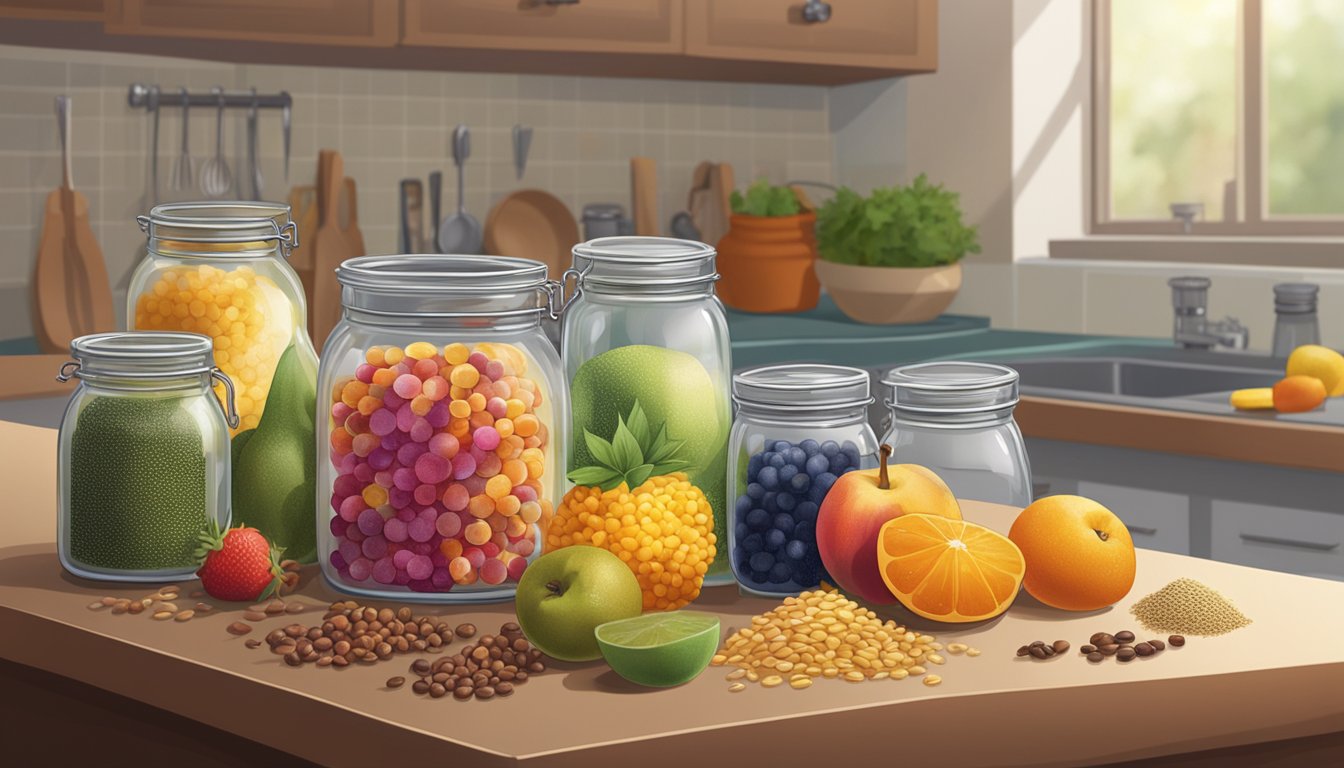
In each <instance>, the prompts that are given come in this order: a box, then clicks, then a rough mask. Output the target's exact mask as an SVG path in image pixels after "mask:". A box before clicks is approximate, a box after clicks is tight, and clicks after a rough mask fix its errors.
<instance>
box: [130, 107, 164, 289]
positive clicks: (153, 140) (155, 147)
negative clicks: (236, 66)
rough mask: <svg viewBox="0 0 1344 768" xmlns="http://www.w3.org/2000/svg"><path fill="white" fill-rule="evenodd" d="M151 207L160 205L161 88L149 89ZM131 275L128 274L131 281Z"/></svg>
mask: <svg viewBox="0 0 1344 768" xmlns="http://www.w3.org/2000/svg"><path fill="white" fill-rule="evenodd" d="M148 105H149V106H148V109H149V206H148V207H150V208H153V207H154V206H155V205H158V203H159V86H157V85H155V86H153V87H151V88H150V89H149V96H148ZM129 277H130V273H129V272H128V273H127V278H128V279H129Z"/></svg>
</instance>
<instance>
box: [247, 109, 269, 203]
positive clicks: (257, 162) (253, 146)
mask: <svg viewBox="0 0 1344 768" xmlns="http://www.w3.org/2000/svg"><path fill="white" fill-rule="evenodd" d="M258 139H259V136H258V135H257V89H256V88H253V89H252V106H250V107H248V110H247V167H248V169H249V173H248V176H249V177H250V178H249V180H250V181H251V182H252V199H253V200H260V199H261V195H262V189H263V188H264V186H265V181H264V180H263V179H262V177H261V153H260V152H259V151H258V148H257V141H258Z"/></svg>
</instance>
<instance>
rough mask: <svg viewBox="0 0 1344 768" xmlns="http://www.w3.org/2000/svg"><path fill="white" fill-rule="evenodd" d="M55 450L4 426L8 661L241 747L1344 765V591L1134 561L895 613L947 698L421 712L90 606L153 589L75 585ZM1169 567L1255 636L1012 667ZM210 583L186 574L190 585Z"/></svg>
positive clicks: (831, 684)
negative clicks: (1084, 604) (1108, 597)
mask: <svg viewBox="0 0 1344 768" xmlns="http://www.w3.org/2000/svg"><path fill="white" fill-rule="evenodd" d="M55 452H56V449H55V432H54V431H52V430H48V429H40V428H35V427H27V426H20V425H14V424H8V423H0V487H5V488H8V489H9V491H10V493H9V496H8V498H7V502H8V503H7V505H6V507H5V509H6V511H5V513H4V514H5V522H6V525H5V530H6V535H5V544H4V546H3V547H2V548H0V625H3V626H4V627H5V631H4V632H3V633H0V657H3V659H5V660H7V661H8V662H13V663H17V664H21V665H26V666H27V667H32V668H36V669H38V670H43V671H45V673H49V674H51V675H57V676H61V677H64V678H74V679H76V680H80V681H83V682H84V683H87V684H89V685H92V686H96V687H98V688H102V689H105V690H107V691H111V692H113V693H115V694H118V695H120V696H124V697H128V698H129V699H133V700H135V701H137V702H143V703H144V704H148V705H150V706H152V707H155V708H159V709H161V710H167V711H168V712H171V713H175V714H176V716H181V717H185V718H189V719H191V720H194V721H198V722H201V723H206V724H208V725H210V726H213V727H214V728H218V729H220V730H222V731H226V732H228V733H231V734H234V735H236V737H238V739H239V740H240V741H239V744H240V745H242V744H245V743H246V742H242V741H241V740H242V739H246V740H250V741H252V742H259V743H260V744H263V745H267V746H269V747H272V748H274V749H277V750H283V751H285V752H288V753H292V754H293V755H296V756H298V757H301V758H304V759H306V760H310V761H314V762H318V763H323V764H331V765H356V764H365V765H369V764H383V763H385V762H387V761H388V760H389V759H391V758H395V759H396V761H397V762H410V761H431V760H432V761H434V762H435V763H438V764H448V765H470V766H472V767H473V768H476V767H477V766H496V765H515V764H523V765H529V766H532V765H535V766H599V765H618V764H620V765H641V766H650V767H651V768H652V767H654V766H685V765H692V764H694V765H706V766H708V765H713V764H718V763H720V762H722V763H732V764H737V765H744V764H750V765H781V766H783V765H800V764H823V763H825V764H832V765H839V764H840V763H837V762H836V758H837V757H842V759H843V760H844V761H845V763H846V764H870V763H873V762H875V761H882V762H888V761H890V760H892V759H893V757H896V758H898V759H899V761H900V762H901V763H902V764H911V765H956V766H987V765H1042V766H1054V765H1060V766H1062V765H1081V764H1101V763H1111V762H1117V761H1127V760H1140V759H1150V758H1162V757H1163V756H1174V757H1170V758H1169V759H1170V760H1171V761H1172V762H1170V763H1169V764H1177V762H1179V761H1182V760H1184V759H1187V758H1188V756H1186V755H1183V754H1182V753H1190V752H1196V751H1208V750H1225V751H1220V752H1213V753H1210V754H1211V755H1214V756H1216V757H1214V758H1213V759H1215V760H1216V764H1218V765H1241V764H1245V765H1250V764H1256V765H1258V764H1264V762H1266V761H1269V760H1271V759H1273V758H1276V757H1278V758H1284V757H1289V756H1295V757H1296V758H1298V759H1302V758H1303V757H1305V756H1307V755H1308V754H1309V755H1310V761H1311V762H1314V763H1317V764H1326V763H1330V762H1338V760H1339V759H1340V758H1341V756H1344V697H1341V696H1340V695H1339V691H1341V690H1344V645H1341V644H1340V643H1339V642H1338V641H1337V640H1338V638H1340V637H1344V611H1340V610H1339V606H1340V605H1344V584H1341V583H1336V582H1329V581H1325V580H1317V579H1309V578H1304V577H1298V576H1290V575H1285V574H1280V573H1272V572H1267V571H1260V570H1253V569H1249V568H1243V567H1238V566H1232V565H1226V564H1222V563H1216V562H1212V561H1207V560H1199V559H1194V558H1189V557H1182V556H1177V555H1168V554H1164V553H1159V552H1153V551H1147V550H1139V552H1138V557H1139V560H1138V578H1137V582H1136V583H1135V586H1134V589H1133V591H1132V592H1131V594H1130V595H1129V596H1128V597H1127V598H1126V599H1125V600H1123V601H1122V602H1121V604H1119V605H1117V606H1115V607H1113V608H1111V609H1108V610H1104V611H1099V612H1095V613H1090V614H1075V613H1064V612H1060V611H1056V610H1053V609H1050V608H1047V607H1044V606H1042V605H1040V604H1039V603H1036V602H1035V601H1034V600H1032V599H1031V598H1030V597H1028V596H1027V595H1025V594H1023V595H1022V596H1021V597H1019V598H1018V600H1017V602H1016V604H1015V605H1014V606H1013V607H1012V608H1011V609H1010V610H1009V612H1008V613H1007V614H1005V615H1004V616H1002V617H1000V618H999V619H996V620H994V621H991V622H987V623H982V624H977V625H969V626H956V627H954V626H944V625H937V624H935V623H933V622H928V621H924V620H922V619H917V618H913V617H911V616H909V615H908V614H904V613H901V612H898V611H892V612H891V615H892V617H894V618H896V619H897V620H898V621H901V622H902V623H908V624H909V625H910V626H911V627H913V628H915V629H918V630H920V631H927V632H931V633H934V634H936V635H937V636H938V639H939V640H940V641H942V642H944V643H947V642H950V641H954V640H956V641H961V642H966V643H969V644H971V645H972V646H975V647H977V648H980V649H982V650H983V652H984V653H983V655H982V656H980V657H977V658H969V657H966V656H952V655H949V656H948V661H947V664H946V665H945V666H943V667H938V668H935V669H936V671H937V672H938V673H939V674H940V675H942V677H943V679H944V682H943V683H942V684H941V685H939V686H937V687H928V686H924V685H921V684H919V682H918V681H917V680H915V679H908V680H904V681H883V682H866V683H863V684H858V685H855V684H848V683H843V682H840V681H830V680H821V681H818V682H817V684H816V685H814V686H813V687H812V688H810V689H808V690H805V691H794V690H790V689H788V688H776V689H763V688H760V687H759V686H754V685H753V686H749V687H748V689H747V690H746V691H744V692H742V693H738V694H732V693H729V692H728V690H727V683H726V682H725V681H724V680H723V673H724V672H725V671H726V670H725V669H723V668H710V669H709V670H708V671H707V672H706V673H705V674H703V675H701V676H700V677H699V678H697V679H696V680H694V681H692V682H691V683H688V684H687V685H684V686H681V687H679V688H674V689H669V690H648V689H641V688H638V687H636V686H633V685H631V684H628V683H626V682H624V681H623V680H621V679H620V678H619V677H617V676H616V675H615V674H614V673H613V672H611V671H609V670H608V669H607V668H606V667H605V666H604V665H602V664H601V663H591V664H559V665H555V667H553V668H552V669H550V670H548V671H547V672H546V673H545V674H542V675H539V676H537V677H534V678H533V679H532V680H530V681H529V682H528V683H527V684H526V685H524V686H522V687H520V688H519V689H518V691H517V692H516V693H515V694H514V695H513V696H512V697H510V698H507V699H495V700H492V701H489V702H478V701H472V702H457V701H455V700H453V699H451V698H446V699H440V700H431V699H428V698H425V697H420V696H416V695H414V694H413V693H412V692H411V691H410V690H409V686H408V687H407V688H403V689H400V690H388V689H386V688H384V686H383V683H384V681H385V680H386V679H387V678H388V677H390V676H392V675H406V674H407V672H406V670H407V668H408V666H409V663H410V661H411V659H413V658H415V657H414V656H397V657H394V660H392V661H387V662H383V663H379V664H375V665H370V666H367V667H364V666H359V667H349V668H346V669H340V670H338V669H335V668H326V669H321V668H316V667H313V666H305V667H300V668H291V667H287V666H285V665H283V664H282V663H281V662H280V659H279V657H276V656H272V655H270V654H269V653H267V652H266V651H265V650H264V648H262V649H256V650H249V649H247V648H245V647H244V646H243V641H242V639H241V638H235V637H232V636H231V635H229V634H227V633H226V632H225V627H226V626H227V625H228V624H229V623H230V622H232V621H236V620H238V618H239V615H238V614H239V611H238V609H237V607H229V606H223V605H221V606H219V609H218V610H216V611H214V612H213V613H210V614H208V615H204V616H202V617H200V618H196V619H193V620H192V621H190V622H187V623H182V624H179V623H175V622H156V621H152V620H150V619H149V618H148V617H147V616H146V615H144V614H141V615H139V616H136V615H129V614H127V615H121V616H114V615H111V614H110V613H107V612H105V611H90V610H87V609H86V607H85V606H86V605H87V604H88V603H89V602H90V601H91V600H94V599H96V598H98V597H101V596H104V595H125V596H137V597H138V596H140V595H143V594H145V593H146V592H148V591H151V590H152V589H153V586H146V585H140V586H127V585H115V584H107V583H99V582H90V581H84V580H80V579H77V578H74V577H71V576H68V575H66V574H64V573H63V572H62V570H61V568H60V566H59V564H58V561H57V559H56V553H55V545H54V543H53V538H54V532H55V521H54V517H55V483H56V481H55V466H54V461H53V457H54V456H55ZM964 511H965V513H966V517H967V518H968V519H972V520H976V521H978V522H982V523H984V524H987V525H989V526H990V527H993V528H995V529H998V530H1000V531H1004V530H1006V529H1007V528H1008V526H1009V525H1010V524H1011V521H1012V519H1013V516H1014V514H1015V510H1013V509H1011V508H1008V507H1001V506H997V505H990V504H982V503H976V502H966V503H965V505H964ZM1178 576H1187V577H1191V578H1195V579H1198V580H1200V581H1202V582H1204V583H1205V584H1208V585H1209V586H1211V587H1213V588H1215V589H1217V590H1219V591H1221V592H1222V593H1223V594H1225V595H1227V596H1228V597H1229V598H1230V599H1232V600H1233V602H1235V603H1236V604H1237V605H1238V607H1239V608H1240V609H1241V610H1242V611H1243V612H1244V613H1246V614H1247V615H1248V616H1250V617H1251V618H1252V619H1253V620H1254V623H1253V624H1252V625H1250V626H1249V627H1247V628H1245V629H1241V630H1238V631H1236V632H1234V633H1232V634H1230V635H1227V636H1224V637H1220V638H1207V639H1206V638H1199V637H1192V638H1190V640H1189V643H1188V644H1187V645H1186V647H1184V648H1180V649H1173V650H1168V651H1166V652H1164V653H1161V654H1159V655H1157V656H1155V657H1153V658H1150V659H1144V660H1136V661H1135V662H1132V663H1130V664H1127V665H1125V664H1119V663H1116V662H1114V661H1108V662H1106V663H1103V664H1099V665H1092V664H1089V663H1088V662H1086V661H1085V660H1083V659H1082V658H1080V657H1079V656H1078V655H1076V653H1073V652H1070V653H1068V654H1065V655H1063V656H1060V657H1057V658H1055V659H1052V660H1049V661H1045V662H1035V661H1031V660H1024V659H1022V658H1017V657H1016V656H1015V654H1014V650H1015V649H1016V648H1017V647H1018V646H1019V645H1022V644H1024V643H1028V642H1030V641H1032V640H1037V639H1040V640H1046V641H1053V640H1055V639H1059V638H1064V639H1067V640H1069V642H1070V643H1072V644H1073V646H1074V647H1075V648H1077V647H1078V646H1079V645H1081V644H1082V643H1083V642H1085V640H1086V638H1087V637H1088V636H1090V635H1091V634H1092V633H1093V632H1097V631H1118V630H1120V629H1123V628H1127V627H1128V628H1132V629H1135V630H1138V629H1139V627H1138V626H1136V622H1135V621H1134V620H1133V619H1132V618H1131V617H1130V616H1129V613H1128V610H1127V609H1128V606H1129V605H1131V604H1132V603H1133V602H1135V601H1136V600H1137V599H1139V598H1140V597H1141V596H1143V595H1145V594H1147V593H1149V592H1151V591H1153V590H1156V589H1158V588H1160V587H1162V586H1163V585H1165V584H1166V583H1168V582H1169V581H1171V580H1172V579H1174V578H1176V577H1178ZM196 586H197V585H196V583H195V582H191V581H188V582H183V583H182V589H183V595H184V596H185V595H187V594H188V593H189V592H190V591H191V590H193V589H195V588H196ZM299 592H300V599H304V600H306V602H308V603H309V604H311V605H313V606H317V607H321V606H323V605H324V604H325V603H326V602H327V601H330V600H333V599H339V595H338V594H337V593H335V592H333V591H332V590H330V589H329V588H328V587H326V586H325V584H323V583H322V581H321V578H320V577H319V576H318V575H317V574H316V570H315V569H314V568H309V569H307V570H306V571H305V574H304V582H303V584H302V586H301V589H300V591H299ZM772 605H774V602H773V601H770V600H764V599H759V598H746V597H740V596H739V595H738V594H737V591H736V590H735V589H733V588H716V589H711V590H707V591H706V594H705V595H704V596H702V598H701V599H700V600H699V601H697V602H696V603H695V607H696V608H698V609H702V610H707V611H712V612H715V613H717V614H719V615H720V616H721V617H722V619H723V625H724V630H725V632H728V631H730V630H731V629H733V628H737V627H741V626H743V625H744V624H745V623H746V622H747V621H748V620H749V617H750V616H752V615H754V614H756V613H759V612H761V611H763V610H766V609H768V608H770V607H771V606H772ZM317 607H315V608H314V609H313V610H311V611H309V612H308V613H305V614H299V615H298V616H282V617H276V618H274V619H270V620H268V621H265V622H262V623H260V624H259V625H257V626H256V630H255V631H254V632H253V633H252V634H251V635H250V636H251V637H256V638H260V637H261V636H263V635H264V634H265V633H266V632H267V631H269V630H270V629H272V628H274V627H276V626H284V625H285V624H288V623H290V622H292V621H295V620H297V621H300V622H304V623H308V622H311V621H314V620H316V619H317V618H318V616H320V612H319V609H318V608H317ZM426 612H428V613H435V614H439V615H444V616H450V617H451V619H450V620H451V621H452V622H454V623H456V622H460V621H470V622H473V623H475V624H476V625H477V626H478V627H480V628H481V629H482V631H490V630H492V629H494V628H495V627H497V626H498V625H499V624H500V623H501V622H503V621H506V620H509V619H510V617H511V614H512V612H511V609H510V607H509V606H508V605H492V606H460V607H454V606H439V607H429V608H427V609H426ZM10 705H11V707H10V708H11V709H13V710H14V713H15V714H11V715H9V716H7V718H6V719H7V720H9V722H8V723H7V725H8V726H9V727H14V728H16V730H17V728H18V727H19V725H18V721H15V720H12V719H11V718H14V717H21V716H22V711H23V709H24V708H23V707H22V703H21V702H17V703H16V702H10ZM72 711H73V710H72ZM23 727H29V726H28V725H27V724H25V725H24V726H23ZM31 727H32V728H34V729H35V730H34V733H43V734H46V735H47V736H48V737H51V738H57V737H56V736H55V735H56V734H59V733H68V734H70V735H71V736H72V737H74V738H72V739H70V740H69V741H68V742H67V743H66V747H65V748H66V749H67V750H68V751H70V752H72V753H84V752H88V753H89V754H119V755H126V754H128V752H126V751H125V750H126V749H127V748H128V745H133V744H134V743H135V738H136V733H135V730H134V729H128V730H126V731H125V732H124V734H123V736H124V739H125V743H121V744H117V745H116V749H117V750H118V751H117V752H115V753H108V752H107V750H109V749H112V748H113V746H112V745H108V744H92V745H89V744H81V742H82V741H83V740H82V739H80V738H79V737H78V734H80V733H83V732H84V731H82V730H81V727H80V723H79V722H77V721H72V720H71V719H70V718H61V719H60V721H59V722H56V723H51V722H45V723H44V722H38V723H33V724H31ZM34 738H36V737H34ZM37 740H38V741H41V739H37ZM1285 740H1292V741H1285ZM8 741H9V742H10V743H9V744H8V745H7V747H6V750H7V754H13V751H12V750H13V749H14V740H13V739H9V740H8ZM30 741H31V739H30ZM1240 745H1253V746H1244V747H1243V746H1240ZM254 746H255V745H254ZM40 747H41V749H42V750H45V751H43V752H40V753H36V752H35V753H32V754H44V755H46V756H47V757H48V758H54V757H56V755H55V753H57V752H61V751H62V747H60V746H58V742H54V741H53V742H42V744H41V745H40ZM1234 747H1235V748H1236V749H1231V748H1234ZM240 748H241V747H240ZM99 750H101V752H99ZM462 761H465V762H462ZM1145 764H1146V765H1151V764H1159V765H1160V764H1163V763H1162V762H1161V761H1160V760H1159V761H1158V762H1157V763H1145ZM1210 764H1215V763H1210Z"/></svg>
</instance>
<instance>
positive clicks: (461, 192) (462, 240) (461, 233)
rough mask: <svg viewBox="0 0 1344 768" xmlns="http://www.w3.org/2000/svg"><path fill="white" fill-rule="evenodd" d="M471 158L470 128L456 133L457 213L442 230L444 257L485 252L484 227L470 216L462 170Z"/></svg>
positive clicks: (460, 128)
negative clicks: (446, 255) (482, 250)
mask: <svg viewBox="0 0 1344 768" xmlns="http://www.w3.org/2000/svg"><path fill="white" fill-rule="evenodd" d="M470 156H471V133H470V132H469V131H468V130H467V126H465V125H458V126H457V127H456V128H454V129H453V164H454V165H456V166H457V213H456V214H454V215H453V216H451V217H450V218H448V219H447V220H446V221H444V222H443V224H442V225H441V226H440V227H439V251H440V252H441V253H479V252H480V250H481V223H480V222H479V221H477V220H476V219H475V217H473V216H472V215H471V214H469V213H467V200H466V187H465V185H464V183H463V178H462V166H463V165H466V162H467V158H468V157H470Z"/></svg>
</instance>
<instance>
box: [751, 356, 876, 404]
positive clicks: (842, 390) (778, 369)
mask: <svg viewBox="0 0 1344 768" xmlns="http://www.w3.org/2000/svg"><path fill="white" fill-rule="evenodd" d="M733 400H734V401H735V402H737V403H738V405H750V406H752V407H757V408H767V409H777V410H794V409H798V408H863V407H866V406H867V405H868V404H869V403H871V402H873V398H872V397H871V396H870V395H869V388H868V373H867V372H866V371H863V370H860V369H858V368H850V367H848V366H843V365H818V364H811V363H801V364H790V365H767V366H761V367H759V368H748V369H747V370H745V371H740V372H738V373H735V374H733Z"/></svg>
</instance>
